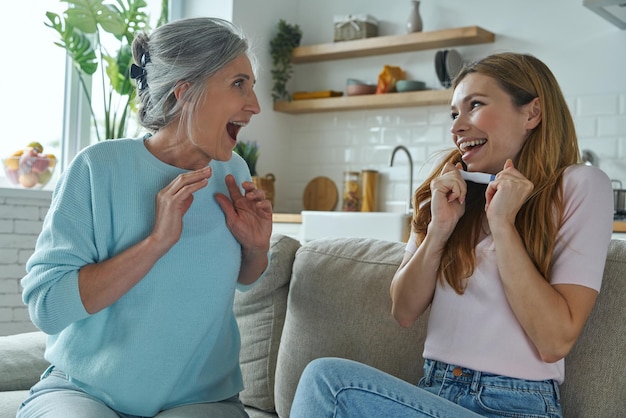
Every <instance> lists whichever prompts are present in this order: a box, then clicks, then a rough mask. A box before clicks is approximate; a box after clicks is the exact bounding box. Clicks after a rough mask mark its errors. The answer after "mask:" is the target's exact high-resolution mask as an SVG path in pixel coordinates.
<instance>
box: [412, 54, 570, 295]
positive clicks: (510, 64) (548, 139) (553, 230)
mask: <svg viewBox="0 0 626 418" xmlns="http://www.w3.org/2000/svg"><path fill="white" fill-rule="evenodd" d="M471 73H478V74H482V75H485V76H488V77H491V78H493V79H494V80H496V82H497V83H498V84H499V86H500V87H501V88H502V89H503V90H504V91H505V92H507V93H508V94H509V96H510V97H511V100H512V101H513V104H514V105H515V106H518V107H521V106H523V105H525V104H528V103H529V102H530V101H532V100H533V99H534V98H536V97H537V98H539V102H540V104H541V112H542V117H541V122H540V123H539V125H537V127H535V128H534V129H533V130H532V132H531V133H530V135H529V136H528V138H527V139H526V142H525V143H524V145H523V146H522V148H521V150H520V152H519V155H518V161H517V164H516V168H517V169H518V170H519V171H520V172H521V173H522V174H523V175H524V176H526V178H528V179H529V180H530V181H531V182H532V183H533V184H534V189H533V192H532V194H531V195H530V197H529V198H528V199H527V201H526V202H525V203H524V205H523V206H522V207H521V209H520V211H519V212H518V214H517V217H516V219H515V226H516V228H517V231H518V232H519V234H520V236H521V238H522V241H523V242H524V246H525V247H526V251H527V252H528V254H529V255H530V258H531V259H532V260H533V263H534V264H535V266H536V267H537V269H538V270H539V272H541V274H542V275H543V276H544V277H545V278H546V280H548V281H550V273H551V266H552V254H553V250H554V246H555V242H556V237H557V232H558V229H559V227H560V223H561V217H562V214H563V199H562V177H563V172H564V171H565V169H566V168H567V167H568V166H570V165H572V164H577V163H579V162H580V151H579V148H578V140H577V138H576V131H575V128H574V122H573V120H572V116H571V114H570V112H569V110H568V107H567V103H566V101H565V98H564V97H563V93H562V92H561V88H560V87H559V84H558V82H557V81H556V79H555V77H554V75H553V74H552V72H551V71H550V69H549V68H548V67H547V66H546V65H545V64H544V63H543V62H541V61H540V60H539V59H537V58H535V57H533V56H531V55H524V54H515V53H500V54H494V55H490V56H488V57H486V58H484V59H482V60H479V61H476V62H474V63H472V64H470V65H467V66H465V67H464V68H463V69H462V70H461V72H460V73H459V74H458V75H457V77H456V78H455V80H454V82H453V88H456V86H458V84H459V83H460V82H461V80H463V78H465V76H467V75H468V74H471ZM460 161H461V153H460V151H459V150H458V149H453V150H450V152H449V153H447V154H446V155H445V158H443V160H442V162H441V164H439V165H438V166H437V167H436V168H435V169H434V170H433V172H432V173H431V175H430V176H429V177H428V178H427V179H426V180H425V181H424V183H422V184H421V186H420V187H419V188H418V189H417V190H416V191H415V195H414V202H413V203H414V205H413V207H414V208H416V209H415V215H414V217H413V222H412V227H413V230H414V231H415V233H416V236H417V244H418V245H419V244H420V243H421V242H422V241H423V240H424V237H425V236H426V232H427V227H428V224H429V223H430V220H431V214H430V199H431V192H430V182H431V181H432V179H434V178H435V177H437V176H439V175H440V173H441V170H442V169H443V166H444V165H445V164H446V163H447V162H452V163H456V162H460ZM484 192H485V186H481V185H475V184H473V183H471V182H470V183H468V193H467V200H466V204H465V206H466V208H465V213H464V215H463V216H462V217H461V219H460V220H459V222H458V223H457V225H456V228H455V229H454V232H453V233H452V235H451V236H450V239H449V240H448V242H447V244H446V247H445V249H444V252H443V256H442V258H441V262H440V264H439V272H438V273H439V279H440V280H441V281H442V282H443V281H444V280H445V281H447V283H449V284H450V286H452V288H454V289H455V291H456V292H457V293H459V294H462V293H463V292H464V290H465V287H466V285H467V279H468V278H469V277H470V276H471V275H472V274H473V272H474V268H475V265H476V257H475V253H474V249H475V247H476V245H477V244H478V240H479V237H480V228H481V225H482V222H483V217H484V216H485V212H484V206H485V197H484Z"/></svg>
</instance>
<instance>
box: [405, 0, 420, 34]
mask: <svg viewBox="0 0 626 418" xmlns="http://www.w3.org/2000/svg"><path fill="white" fill-rule="evenodd" d="M422 29H423V22H422V16H421V15H420V2H419V1H418V0H411V13H410V14H409V18H408V19H407V21H406V33H413V32H421V31H422Z"/></svg>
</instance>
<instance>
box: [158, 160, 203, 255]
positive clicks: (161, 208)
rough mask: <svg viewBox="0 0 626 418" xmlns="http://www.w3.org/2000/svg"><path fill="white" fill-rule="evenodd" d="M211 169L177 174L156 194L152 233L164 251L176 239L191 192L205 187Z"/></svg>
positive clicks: (180, 232)
mask: <svg viewBox="0 0 626 418" xmlns="http://www.w3.org/2000/svg"><path fill="white" fill-rule="evenodd" d="M212 173H213V171H212V169H211V167H205V168H202V169H200V170H196V171H191V172H189V173H185V174H181V175H179V176H177V177H176V178H175V179H174V180H172V182H171V183H170V184H168V185H167V186H165V187H164V188H163V189H162V190H161V191H160V192H159V193H158V194H157V196H156V214H155V222H154V228H153V230H152V235H153V236H155V237H156V238H157V239H155V240H154V242H155V243H161V244H162V245H163V247H164V249H165V251H167V250H169V248H171V247H172V246H173V245H174V244H176V242H178V240H179V239H180V235H181V234H182V230H183V216H184V215H185V213H187V210H188V209H189V207H190V206H191V203H192V202H193V193H195V192H197V191H198V190H200V189H202V188H203V187H206V185H207V184H208V179H209V177H211V175H212Z"/></svg>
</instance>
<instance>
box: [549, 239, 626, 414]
mask: <svg viewBox="0 0 626 418" xmlns="http://www.w3.org/2000/svg"><path fill="white" fill-rule="evenodd" d="M625 365H626V241H625V240H613V241H612V242H611V246H610V247H609V253H608V256H607V261H606V265H605V267H604V279H603V280H602V289H601V290H600V295H599V296H598V299H597V301H596V304H595V306H594V309H593V311H592V313H591V316H590V317H589V320H588V321H587V324H586V325H585V328H584V329H583V332H582V334H581V335H580V337H579V338H578V341H577V342H576V344H575V345H574V347H573V348H572V351H571V352H570V354H569V355H568V356H567V357H566V358H565V382H564V383H563V385H562V386H561V397H562V400H563V413H564V416H566V417H621V416H624V405H625V402H626V377H624V376H625V375H624V366H625Z"/></svg>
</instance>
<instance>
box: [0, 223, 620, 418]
mask: <svg viewBox="0 0 626 418" xmlns="http://www.w3.org/2000/svg"><path fill="white" fill-rule="evenodd" d="M403 246H404V244H402V243H397V242H387V241H378V240H370V239H357V238H341V239H328V240H316V241H312V242H309V243H307V244H304V245H302V246H300V244H299V243H298V242H297V241H295V240H293V239H291V238H289V237H286V236H282V235H274V236H273V237H272V261H271V268H270V271H269V272H268V274H267V276H266V277H265V279H264V280H263V282H261V283H260V284H259V285H258V286H256V287H255V288H254V289H253V290H251V291H250V292H247V293H239V294H237V297H236V314H237V317H238V321H239V324H240V327H241V334H242V342H243V347H242V351H241V362H242V371H243V373H244V380H245V385H246V389H245V390H244V391H243V392H242V393H241V398H242V400H243V402H244V403H245V404H246V405H247V408H248V411H249V414H250V416H251V417H252V418H256V417H261V418H262V417H276V416H280V417H287V416H288V415H289V408H290V406H291V401H292V397H293V394H294V392H295V388H296V384H297V382H298V379H299V377H300V373H301V372H302V370H303V368H304V366H305V365H306V364H307V363H308V362H309V361H310V360H312V359H314V358H317V357H322V356H338V357H346V358H351V359H355V360H358V361H361V362H364V363H368V364H371V365H373V366H375V367H378V368H380V369H382V370H385V371H387V372H389V373H392V374H394V375H396V376H399V377H400V378H402V379H405V380H407V381H409V382H413V383H416V382H417V380H418V379H419V378H420V376H421V374H422V370H421V367H422V361H423V360H422V359H421V356H420V354H421V352H422V345H423V341H424V327H425V324H426V318H421V319H420V320H419V321H418V322H417V323H416V324H415V325H414V326H413V327H412V328H409V329H403V328H401V327H399V326H398V325H397V324H396V323H395V321H394V320H393V319H392V317H391V315H390V299H389V283H390V280H391V277H392V276H393V273H394V271H395V270H396V268H397V266H398V264H399V263H400V260H401V258H402V253H403ZM43 349H44V336H43V334H41V333H27V334H21V335H14V336H10V337H0V418H2V417H10V416H14V413H15V410H16V408H17V407H18V405H19V403H20V402H21V400H22V399H23V398H24V397H25V396H26V395H27V392H26V390H27V389H28V388H29V387H30V386H31V385H32V384H33V383H35V381H36V380H37V378H38V376H39V374H40V373H41V372H42V371H43V370H44V369H45V367H46V362H45V361H44V360H43V358H42V353H43ZM625 367H626V241H617V240H614V241H613V242H612V243H611V247H610V250H609V254H608V257H607V264H606V268H605V273H604V283H603V288H602V292H601V294H600V297H599V299H598V302H597V304H596V306H595V308H594V311H593V313H592V315H591V317H590V319H589V322H588V324H587V325H586V327H585V329H584V331H583V333H582V335H581V337H580V339H579V341H578V342H577V344H576V345H575V347H574V349H573V350H572V352H571V353H570V354H569V356H568V357H567V359H566V383H565V384H564V385H563V386H562V388H561V391H562V398H563V405H564V412H565V416H566V417H568V418H569V417H580V418H602V417H607V418H608V417H623V416H626V373H624V370H625Z"/></svg>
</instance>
